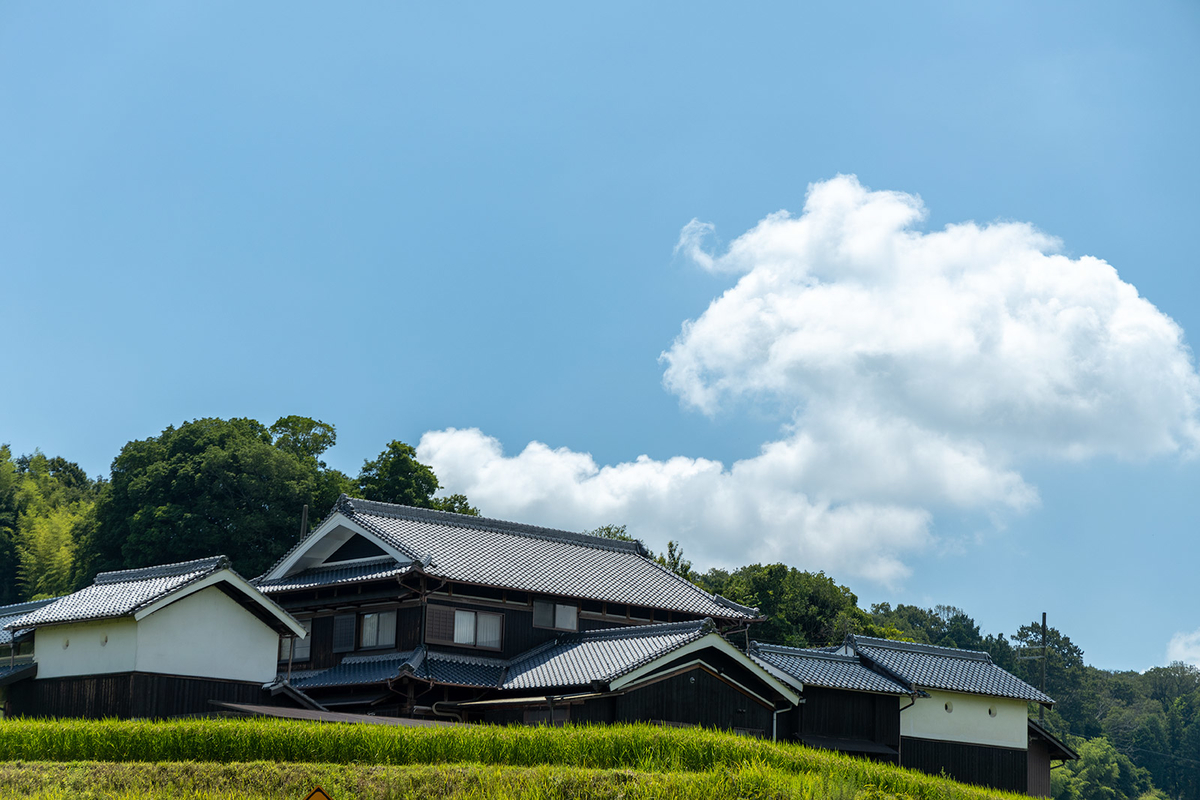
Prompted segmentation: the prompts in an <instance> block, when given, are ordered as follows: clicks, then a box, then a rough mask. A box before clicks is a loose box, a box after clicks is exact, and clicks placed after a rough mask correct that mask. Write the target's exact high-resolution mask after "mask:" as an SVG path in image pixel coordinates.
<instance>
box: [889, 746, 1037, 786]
mask: <svg viewBox="0 0 1200 800" xmlns="http://www.w3.org/2000/svg"><path fill="white" fill-rule="evenodd" d="M900 765H901V766H904V767H910V768H912V769H919V770H921V771H922V772H927V773H929V774H931V775H938V774H940V773H941V772H942V771H943V770H945V772H946V774H947V775H948V776H950V777H951V778H954V779H955V780H957V781H961V782H963V783H974V784H977V785H979V786H990V787H991V788H993V789H1006V790H1008V791H1010V792H1025V791H1026V790H1027V789H1028V768H1029V765H1028V756H1027V754H1026V752H1025V751H1024V750H1010V749H1007V748H1003V747H985V746H983V745H974V744H961V743H959V742H938V741H933V740H931V739H912V738H909V737H907V736H905V737H903V738H902V739H901V740H900Z"/></svg>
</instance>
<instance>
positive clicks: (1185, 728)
mask: <svg viewBox="0 0 1200 800" xmlns="http://www.w3.org/2000/svg"><path fill="white" fill-rule="evenodd" d="M336 441H337V437H336V431H335V429H334V426H333V425H330V424H328V423H325V422H322V421H320V420H314V419H310V418H307V417H299V416H288V417H283V418H281V419H279V420H277V421H276V422H275V423H274V424H273V425H271V426H269V427H268V426H265V425H263V424H261V423H259V422H258V421H256V420H252V419H230V420H222V419H198V420H194V421H192V422H186V423H184V424H182V425H180V426H179V427H174V426H172V427H168V428H167V429H166V430H164V431H163V432H162V433H161V434H159V435H158V436H153V437H150V438H147V439H143V440H138V441H133V442H129V443H128V444H126V445H125V446H124V447H123V448H121V451H120V453H118V455H117V457H116V458H115V459H114V460H113V462H112V466H111V470H110V474H109V475H108V476H107V477H105V478H94V479H93V478H90V477H89V476H88V475H87V474H86V473H85V472H84V470H83V469H81V468H80V467H79V465H78V464H75V463H73V462H70V461H68V460H66V459H65V458H63V457H61V456H53V457H49V456H46V455H44V454H43V453H40V452H34V453H32V454H28V455H21V456H14V455H13V453H12V452H11V448H9V447H8V446H0V605H3V604H8V603H15V602H19V601H22V600H30V599H37V598H42V597H54V596H58V595H61V594H66V593H68V592H71V591H73V590H75V589H77V588H79V587H82V586H86V585H88V584H89V583H91V580H92V578H93V577H94V576H95V574H96V573H97V572H101V571H106V570H113V569H128V568H133V567H142V566H150V565H153V564H162V563H169V562H172V561H183V560H187V559H192V558H200V557H203V556H208V555H213V554H215V553H224V554H226V555H228V556H229V557H230V558H231V560H232V561H233V565H234V568H235V569H237V570H238V571H239V572H241V573H242V574H243V575H246V576H247V577H253V576H256V575H259V574H261V573H262V572H264V571H265V570H266V569H267V568H268V567H269V566H270V565H271V564H272V563H274V562H275V560H277V559H278V558H279V556H280V555H282V554H283V552H284V551H286V550H287V549H288V548H289V547H290V546H291V545H292V544H293V543H294V542H295V540H296V538H297V537H298V536H299V534H300V531H299V530H298V511H299V509H300V508H301V507H302V506H303V505H306V504H307V505H308V506H309V509H310V515H311V518H312V520H313V524H314V525H315V524H318V523H319V521H320V515H321V514H324V513H326V512H327V511H328V510H329V509H331V508H332V507H333V505H334V502H335V501H336V500H337V497H338V496H339V495H340V494H342V493H346V494H350V495H354V496H357V497H363V498H366V499H370V500H380V501H384V502H392V503H401V504H404V505H410V506H417V507H422V508H435V509H441V510H445V511H454V512H457V513H465V514H476V515H477V514H478V513H479V511H478V509H476V508H474V507H473V506H471V504H470V502H469V501H468V499H467V498H466V497H464V496H462V495H451V496H449V497H435V496H434V495H435V494H436V493H437V492H438V490H439V489H440V488H441V487H440V484H439V483H438V479H437V476H436V475H434V473H433V470H432V469H430V468H429V467H428V466H427V465H424V464H421V463H420V462H419V461H418V460H417V458H416V452H415V450H414V449H413V448H412V447H411V446H409V445H407V444H405V443H403V442H400V441H392V442H390V443H388V444H387V445H386V447H385V448H384V449H383V451H382V452H381V453H380V454H379V455H378V456H377V457H376V458H374V459H369V460H366V461H364V463H363V466H362V469H361V470H360V471H359V473H358V475H357V476H354V477H351V476H349V475H347V474H345V473H342V472H340V471H338V470H336V469H332V468H330V467H328V466H327V465H326V464H325V462H323V461H322V460H321V456H322V455H323V454H324V453H325V452H326V451H327V450H328V449H329V448H330V447H332V446H333V445H334V444H335V443H336ZM592 533H594V534H596V535H600V536H607V537H610V538H616V539H632V538H633V537H632V536H631V535H630V534H629V533H628V531H627V529H626V527H625V526H624V525H605V526H602V527H600V528H597V529H595V530H594V531H592ZM658 560H659V562H660V563H662V564H663V565H664V566H666V567H667V568H669V569H671V570H673V571H675V572H676V573H678V574H680V575H681V576H683V577H684V578H686V579H687V580H690V581H692V582H693V583H695V584H696V585H698V586H700V587H701V588H703V589H705V590H707V591H709V592H713V593H719V594H721V595H723V596H725V597H727V598H729V599H731V600H734V601H736V602H738V603H742V604H745V605H749V606H755V607H757V608H759V609H760V611H761V612H762V614H763V615H764V616H765V617H766V620H765V621H764V622H762V623H760V624H758V625H756V626H755V627H754V630H753V632H752V635H753V636H754V638H756V639H758V640H759V641H762V642H768V643H773V644H786V645H792V646H796V647H814V646H823V645H831V644H840V643H841V642H842V640H843V639H844V637H845V636H846V634H848V633H855V634H862V635H867V636H878V637H881V638H887V639H895V640H903V641H912V642H921V643H925V644H934V645H940V646H944V647H957V648H964V649H970V650H984V651H987V652H988V653H990V654H991V656H992V660H993V661H994V662H995V663H996V664H997V665H999V666H1000V667H1002V668H1004V669H1006V670H1008V671H1009V672H1012V673H1013V674H1015V675H1017V676H1018V677H1020V678H1022V679H1023V680H1025V681H1026V682H1028V683H1030V684H1032V685H1034V686H1039V687H1040V686H1041V684H1042V662H1041V660H1040V659H1037V658H1030V656H1037V655H1040V654H1041V652H1042V651H1041V643H1042V642H1041V635H1042V634H1041V624H1040V622H1039V621H1036V620H1035V621H1034V622H1031V623H1030V624H1028V625H1023V626H1021V627H1020V628H1019V629H1018V630H1017V631H1015V632H1013V633H1010V634H1007V635H1004V634H987V635H985V634H984V633H983V632H982V631H981V630H980V627H979V625H978V624H976V623H975V621H974V620H973V619H972V618H971V617H970V616H969V615H968V614H967V613H966V612H965V611H964V610H962V609H960V608H956V607H953V606H945V605H942V606H936V607H934V608H920V607H918V606H912V605H903V604H901V605H896V606H894V607H893V606H892V605H891V604H888V603H879V604H875V605H872V606H871V607H870V609H864V608H862V607H860V606H859V603H858V598H857V596H856V595H855V594H854V593H853V592H852V591H851V590H850V589H849V587H847V586H844V585H840V584H838V583H837V582H836V581H835V580H834V579H833V578H831V577H829V576H827V575H826V574H825V573H824V572H806V571H803V570H799V569H796V568H795V567H791V566H788V565H785V564H765V565H764V564H751V565H747V566H744V567H740V568H738V569H734V570H725V569H710V570H708V571H707V572H699V571H696V570H694V569H693V568H692V564H691V563H690V562H689V561H688V560H687V559H686V557H685V556H684V552H683V548H682V546H681V545H680V543H679V542H676V541H672V542H670V543H668V546H667V550H666V552H664V553H662V554H661V555H659V556H658ZM1045 674H1046V684H1045V690H1046V692H1047V694H1049V695H1050V696H1051V697H1053V698H1055V700H1057V701H1058V702H1057V704H1056V705H1055V706H1054V708H1053V709H1052V710H1050V711H1049V712H1047V714H1046V726H1047V727H1048V728H1049V729H1050V730H1051V731H1052V732H1053V733H1055V734H1056V735H1058V736H1059V737H1060V738H1062V739H1064V740H1065V741H1067V742H1068V743H1069V744H1071V745H1072V746H1073V747H1075V748H1076V749H1077V750H1078V752H1079V753H1080V756H1081V758H1080V760H1079V761H1077V762H1071V763H1069V764H1067V765H1066V766H1064V767H1062V768H1060V769H1056V770H1054V772H1053V773H1052V780H1053V792H1054V797H1055V798H1056V800H1092V798H1102V799H1103V800H1133V798H1145V799H1146V800H1149V799H1150V798H1156V797H1170V798H1175V799H1176V800H1200V669H1197V668H1196V667H1194V666H1191V665H1187V664H1183V663H1174V664H1171V665H1169V666H1165V667H1155V668H1153V669H1149V670H1147V671H1146V672H1144V673H1137V672H1132V671H1127V672H1121V671H1109V670H1102V669H1098V668H1096V667H1092V666H1089V665H1087V664H1086V663H1085V661H1084V653H1083V650H1082V649H1081V648H1079V646H1078V645H1076V644H1075V643H1073V642H1072V641H1071V639H1070V638H1069V637H1068V636H1067V635H1066V634H1064V633H1062V632H1061V631H1059V630H1058V629H1056V628H1053V627H1051V628H1049V629H1048V636H1047V656H1046V659H1045ZM1030 711H1031V713H1036V709H1035V708H1032V707H1031V709H1030Z"/></svg>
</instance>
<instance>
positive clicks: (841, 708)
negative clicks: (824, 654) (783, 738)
mask: <svg viewBox="0 0 1200 800" xmlns="http://www.w3.org/2000/svg"><path fill="white" fill-rule="evenodd" d="M788 730H789V731H790V732H791V734H792V735H793V736H795V735H799V736H806V735H807V736H829V737H833V738H837V739H866V740H868V741H872V742H876V743H878V744H882V745H886V746H888V747H892V748H896V747H899V745H900V699H899V698H898V697H897V696H895V695H882V694H868V693H866V692H852V691H847V690H843V689H827V688H824V687H820V686H805V687H804V703H803V705H801V706H800V708H799V709H798V710H797V711H796V712H795V714H794V716H792V718H791V720H790V722H789V726H788Z"/></svg>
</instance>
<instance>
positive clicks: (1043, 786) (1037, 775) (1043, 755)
mask: <svg viewBox="0 0 1200 800" xmlns="http://www.w3.org/2000/svg"><path fill="white" fill-rule="evenodd" d="M1027 763H1028V767H1027V770H1028V773H1029V775H1028V787H1029V788H1028V790H1027V794H1029V795H1031V796H1033V797H1049V796H1050V750H1049V748H1047V747H1046V742H1045V741H1043V740H1042V739H1038V738H1034V737H1032V736H1031V737H1030V738H1029V750H1028V758H1027Z"/></svg>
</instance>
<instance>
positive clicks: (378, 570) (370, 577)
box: [256, 558, 411, 594]
mask: <svg viewBox="0 0 1200 800" xmlns="http://www.w3.org/2000/svg"><path fill="white" fill-rule="evenodd" d="M409 569H411V567H410V566H409V565H407V564H405V565H400V564H397V563H396V561H395V559H392V558H388V559H387V561H383V560H382V559H381V560H380V561H377V562H375V563H373V564H352V565H350V566H347V567H337V566H331V567H317V568H315V569H306V570H304V571H303V572H297V573H296V574H295V575H289V576H288V577H286V578H280V579H278V580H274V581H267V580H259V581H257V582H256V585H257V586H258V589H259V591H261V592H263V593H264V594H272V593H274V592H284V591H288V590H291V589H307V588H310V587H316V586H340V585H343V584H348V583H359V582H360V581H374V580H380V579H382V578H391V577H394V576H397V575H403V574H404V573H405V572H408V571H409Z"/></svg>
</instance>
